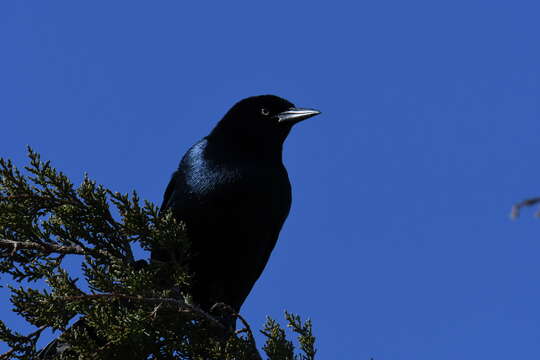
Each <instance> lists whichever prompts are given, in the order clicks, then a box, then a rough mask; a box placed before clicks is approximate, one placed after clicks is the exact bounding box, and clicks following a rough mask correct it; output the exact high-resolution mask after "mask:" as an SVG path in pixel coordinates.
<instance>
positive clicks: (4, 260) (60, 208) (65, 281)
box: [0, 149, 315, 360]
mask: <svg viewBox="0 0 540 360" xmlns="http://www.w3.org/2000/svg"><path fill="white" fill-rule="evenodd" d="M28 156H29V159H30V164H29V165H28V166H26V167H25V170H26V172H25V173H24V174H23V173H22V172H21V171H20V170H18V169H17V168H16V167H15V166H14V165H13V164H12V162H11V161H9V160H4V159H0V274H2V276H3V277H4V278H5V277H6V276H8V277H11V278H12V279H13V280H15V281H16V282H18V283H19V284H20V285H19V286H18V287H9V289H10V291H11V298H10V300H11V303H12V304H13V309H14V311H15V312H16V313H17V314H18V315H20V316H21V317H22V318H23V319H24V320H26V321H27V322H28V323H30V324H32V325H34V326H35V327H36V328H37V329H36V331H34V332H33V333H31V334H27V335H22V334H19V333H17V332H15V331H12V330H11V329H9V328H8V327H7V326H6V325H5V324H4V323H3V322H2V321H0V340H2V341H4V342H6V343H7V345H8V346H9V347H10V349H11V350H10V351H8V352H7V353H5V354H3V355H0V359H7V358H15V359H33V358H35V356H36V353H37V352H36V342H37V340H38V339H39V336H40V335H41V333H42V331H43V330H45V329H47V328H50V329H54V330H61V331H64V333H63V335H62V336H61V341H62V342H63V343H65V344H69V345H70V350H69V351H65V352H63V353H62V355H61V356H60V357H58V358H62V359H86V358H88V359H91V358H93V359H105V358H106V359H125V358H131V359H141V360H142V359H194V360H195V359H197V360H199V359H200V360H206V359H262V357H261V356H260V354H259V352H258V350H257V347H256V345H255V340H254V337H253V334H252V332H251V329H250V327H249V325H248V324H247V323H246V322H245V321H244V320H243V319H242V318H241V317H240V316H239V315H236V316H237V317H238V318H239V319H240V320H241V322H242V323H243V324H244V328H243V329H241V330H238V331H237V332H236V333H229V332H228V331H227V330H226V329H225V328H223V326H222V325H221V324H220V323H219V322H218V321H217V320H216V319H215V318H213V317H212V316H211V315H209V314H207V313H205V312H204V311H202V310H201V309H199V308H198V307H197V306H196V304H193V303H192V302H191V301H190V299H189V283H190V276H189V274H188V272H187V271H186V269H185V268H183V267H182V265H181V264H180V263H165V264H155V263H152V264H149V265H148V264H146V263H145V262H141V261H137V260H136V259H134V257H133V252H132V246H133V245H137V246H140V247H142V248H144V249H146V250H150V249H151V248H153V247H155V246H159V247H160V248H165V249H169V250H171V251H172V249H174V252H175V254H177V255H178V256H179V258H186V257H188V256H189V251H188V249H189V241H188V239H187V237H186V232H185V228H184V225H183V224H182V223H180V222H177V221H176V220H175V218H174V217H173V216H172V215H171V214H170V213H167V214H161V215H160V214H159V211H158V208H157V207H156V206H155V205H153V204H151V203H149V202H141V200H140V199H139V197H138V195H137V194H136V193H135V192H134V193H133V194H131V195H127V194H119V193H113V192H111V191H110V190H108V189H106V188H104V187H103V186H101V185H96V183H95V182H94V181H91V180H90V179H88V177H85V178H84V180H83V182H82V183H81V184H80V185H79V186H78V187H75V186H74V185H73V184H72V183H71V181H70V180H69V179H68V178H67V177H66V176H65V175H64V174H63V173H61V172H59V171H57V170H56V169H54V168H53V167H52V166H51V165H50V163H49V162H48V161H47V162H43V161H41V159H40V157H39V155H38V154H37V153H35V152H34V151H32V149H28ZM111 209H112V210H111ZM113 214H115V216H113ZM67 257H79V258H80V259H81V261H82V265H81V266H82V273H83V275H84V279H76V278H73V277H71V276H70V274H69V272H68V271H67V269H65V268H64V267H63V262H64V260H65V259H66V258H67ZM39 282H45V283H46V285H47V286H46V287H45V289H42V287H40V286H37V285H38V284H36V283H39ZM32 284H36V286H33V285H32ZM31 285H32V286H31ZM77 316H83V317H84V319H85V322H84V323H81V324H82V325H81V326H79V325H80V324H79V323H76V324H77V325H74V326H71V327H69V326H68V324H69V322H70V320H72V319H73V318H74V317H77ZM285 316H286V319H287V321H288V326H289V327H290V328H291V329H292V331H293V332H294V333H296V334H297V337H298V344H299V353H298V354H296V353H295V347H294V345H293V343H292V342H291V341H290V340H288V339H287V337H286V333H285V330H284V329H282V328H281V327H280V326H279V325H278V324H277V323H276V322H275V321H274V320H272V319H268V321H267V323H266V324H265V326H264V330H263V331H262V333H263V334H264V335H265V336H266V343H265V344H264V345H263V348H262V349H263V350H264V351H265V352H266V355H267V357H268V359H271V360H278V359H280V360H281V359H295V360H311V359H314V356H315V349H314V341H315V339H314V337H313V335H312V333H311V322H310V321H306V322H305V323H304V322H302V321H301V320H300V318H299V317H298V316H295V315H292V314H289V313H286V314H285ZM68 327H69V330H67V328H68ZM66 330H67V331H66Z"/></svg>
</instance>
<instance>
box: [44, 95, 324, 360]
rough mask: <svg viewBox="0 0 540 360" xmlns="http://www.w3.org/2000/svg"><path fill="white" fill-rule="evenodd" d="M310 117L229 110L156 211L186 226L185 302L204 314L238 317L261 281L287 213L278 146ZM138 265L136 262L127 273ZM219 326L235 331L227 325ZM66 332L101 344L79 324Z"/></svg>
mask: <svg viewBox="0 0 540 360" xmlns="http://www.w3.org/2000/svg"><path fill="white" fill-rule="evenodd" d="M317 114H319V111H317V110H309V109H298V108H295V107H294V105H293V104H292V103H290V102H289V101H287V100H284V99H281V98H279V97H277V96H273V95H263V96H254V97H250V98H247V99H244V100H242V101H240V102H238V103H237V104H236V105H234V106H233V107H232V108H231V109H230V110H229V111H228V112H227V113H226V114H225V116H224V117H223V119H221V121H220V122H219V123H218V124H217V126H216V127H215V128H214V129H213V130H212V132H211V133H210V134H209V135H208V136H206V137H205V138H203V139H202V140H201V141H199V142H198V143H196V144H195V145H193V146H192V147H191V149H189V150H188V152H187V153H186V154H185V155H184V157H183V158H182V160H181V162H180V167H179V169H178V170H177V171H176V172H174V174H173V176H172V179H171V181H170V183H169V185H168V186H167V189H166V190H165V195H164V198H163V204H162V206H161V209H162V210H166V209H169V208H170V209H172V211H173V213H174V215H175V216H176V217H177V218H178V219H180V220H183V221H184V222H185V224H186V226H187V231H188V235H189V237H190V240H191V243H192V248H191V253H192V256H191V257H190V259H189V262H188V263H187V266H188V268H189V269H190V271H191V272H192V274H193V287H192V289H191V292H192V294H191V295H192V296H193V299H194V300H195V302H196V303H197V304H198V305H200V306H201V307H202V308H203V309H204V310H206V311H210V310H211V308H212V306H213V305H214V304H216V303H225V304H227V305H229V306H231V307H232V308H233V310H234V311H235V312H237V313H238V312H239V311H240V307H241V306H242V304H243V303H244V301H245V299H246V297H247V296H248V294H249V292H250V291H251V288H252V287H253V285H254V284H255V281H257V279H258V278H259V276H260V275H261V273H262V271H263V269H264V267H265V265H266V263H267V261H268V258H269V257H270V253H271V252H272V249H273V248H274V245H275V244H276V241H277V239H278V235H279V232H280V230H281V227H282V225H283V222H284V221H285V219H286V217H287V215H288V214H289V209H290V206H291V185H290V182H289V177H288V175H287V170H286V169H285V166H283V162H282V157H281V154H282V148H283V142H284V141H285V138H286V137H287V135H288V134H289V132H290V131H291V128H292V127H293V125H294V124H296V123H297V122H299V121H302V120H305V119H307V118H310V117H312V116H315V115H317ZM151 257H152V260H153V261H158V262H168V261H172V256H171V254H170V253H169V251H168V250H164V249H154V250H153V251H152V254H151ZM176 258H177V256H176ZM144 264H145V262H144V261H143V260H141V261H139V262H137V263H136V264H134V266H135V267H136V268H139V267H143V266H144ZM221 319H222V320H223V322H224V325H226V326H227V327H229V328H233V327H234V326H235V322H234V319H233V318H232V317H227V316H222V317H221ZM73 327H74V328H79V329H80V328H82V329H85V330H86V331H87V332H88V333H89V336H90V337H91V338H92V339H93V340H94V341H96V342H98V343H103V339H101V338H99V337H98V336H97V335H96V333H95V330H94V329H93V328H92V327H90V326H89V325H88V324H87V323H86V321H85V319H84V318H82V319H80V320H78V321H77V322H76V323H75V324H74V325H73ZM68 331H69V330H68ZM69 349H70V346H69V345H68V344H67V343H65V342H64V341H63V340H62V339H61V338H58V339H55V340H53V341H52V342H51V343H49V344H48V345H47V346H46V347H45V348H43V349H42V350H41V351H40V352H39V354H38V355H37V357H36V358H38V359H53V358H55V357H58V356H60V355H61V354H63V353H65V352H69Z"/></svg>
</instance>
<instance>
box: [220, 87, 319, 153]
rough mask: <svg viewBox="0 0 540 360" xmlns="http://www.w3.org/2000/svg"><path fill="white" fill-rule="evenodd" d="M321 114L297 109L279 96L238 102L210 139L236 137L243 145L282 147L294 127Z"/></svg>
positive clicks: (263, 96) (265, 96)
mask: <svg viewBox="0 0 540 360" xmlns="http://www.w3.org/2000/svg"><path fill="white" fill-rule="evenodd" d="M318 114H320V112H319V111H317V110H311V109H300V108H296V107H295V106H294V104H293V103H291V102H289V101H287V100H285V99H282V98H280V97H278V96H275V95H261V96H253V97H249V98H246V99H243V100H241V101H239V102H237V103H236V104H235V105H234V106H233V107H232V108H231V109H230V110H229V111H228V112H227V113H226V114H225V116H224V117H223V119H221V121H220V122H219V123H218V125H217V126H216V127H215V128H214V130H213V131H212V133H211V134H210V136H221V135H226V136H234V139H236V140H237V141H239V142H244V141H245V142H250V143H251V142H253V143H260V144H261V145H264V144H278V145H281V144H283V141H285V138H286V137H287V135H288V134H289V132H290V130H291V128H292V126H293V125H294V124H296V123H298V122H300V121H302V120H305V119H308V118H310V117H312V116H315V115H318Z"/></svg>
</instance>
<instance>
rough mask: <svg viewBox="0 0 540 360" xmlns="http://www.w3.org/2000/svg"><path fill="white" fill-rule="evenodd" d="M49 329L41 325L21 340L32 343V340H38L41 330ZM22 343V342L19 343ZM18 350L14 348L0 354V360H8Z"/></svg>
mask: <svg viewBox="0 0 540 360" xmlns="http://www.w3.org/2000/svg"><path fill="white" fill-rule="evenodd" d="M48 327H50V326H49V325H42V326H40V327H39V328H38V329H37V330H36V331H34V332H32V333H30V334H28V335H26V336H23V337H22V339H21V340H26V341H33V340H34V338H38V337H39V336H40V335H41V333H42V332H43V330H45V329H46V328H48ZM21 342H22V341H21ZM17 350H18V349H17V348H16V347H14V348H12V349H10V350H9V351H7V352H5V353H3V354H0V359H9V358H10V357H11V354H13V353H14V352H15V351H17Z"/></svg>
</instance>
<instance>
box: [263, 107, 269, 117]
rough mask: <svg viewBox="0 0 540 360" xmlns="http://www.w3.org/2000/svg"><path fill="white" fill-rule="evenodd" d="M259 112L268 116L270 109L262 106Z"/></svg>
mask: <svg viewBox="0 0 540 360" xmlns="http://www.w3.org/2000/svg"><path fill="white" fill-rule="evenodd" d="M261 114H263V115H264V116H268V115H270V111H269V110H268V109H267V108H262V109H261Z"/></svg>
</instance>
